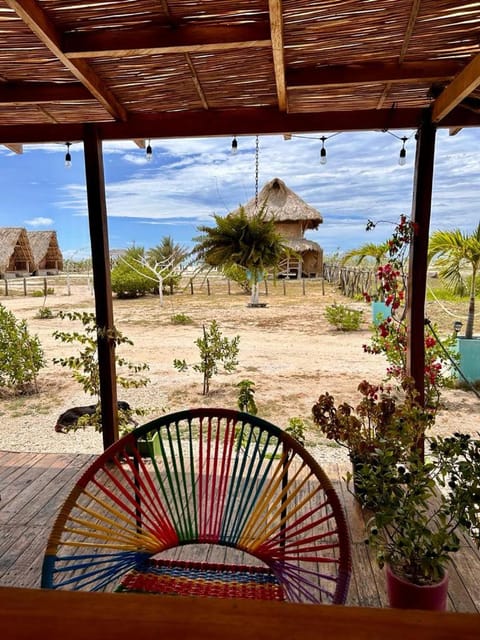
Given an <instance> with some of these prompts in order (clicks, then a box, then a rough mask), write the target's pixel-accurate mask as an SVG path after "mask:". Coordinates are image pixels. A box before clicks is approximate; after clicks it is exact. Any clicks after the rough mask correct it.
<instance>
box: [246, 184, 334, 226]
mask: <svg viewBox="0 0 480 640" xmlns="http://www.w3.org/2000/svg"><path fill="white" fill-rule="evenodd" d="M264 203H266V208H267V216H268V217H271V218H274V219H275V220H276V221H277V222H297V221H302V222H304V223H305V224H304V228H305V229H316V228H317V227H318V225H319V224H321V223H322V222H323V218H322V216H321V215H320V213H319V212H318V211H317V210H316V209H314V208H313V207H311V206H310V205H309V204H307V203H306V202H305V200H302V198H300V196H298V195H297V194H296V193H294V192H293V191H292V190H291V189H289V188H288V187H287V185H286V184H285V182H283V180H280V178H273V180H270V182H267V184H266V185H265V186H264V187H263V188H262V190H261V191H260V193H259V194H258V207H261V206H262V205H263V204H264ZM256 208H257V207H256V205H255V198H252V199H251V200H249V201H248V202H247V204H246V205H245V206H244V209H245V212H246V213H247V215H251V214H253V213H254V212H255V210H256Z"/></svg>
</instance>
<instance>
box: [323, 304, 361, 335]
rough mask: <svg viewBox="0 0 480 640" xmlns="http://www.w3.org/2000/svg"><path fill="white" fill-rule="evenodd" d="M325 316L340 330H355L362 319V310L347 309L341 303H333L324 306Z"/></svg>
mask: <svg viewBox="0 0 480 640" xmlns="http://www.w3.org/2000/svg"><path fill="white" fill-rule="evenodd" d="M325 317H326V319H327V320H328V322H329V323H330V324H331V325H333V326H334V327H335V328H336V329H339V330H341V331H357V330H358V329H359V328H360V324H361V322H362V319H363V311H361V310H358V309H349V308H348V307H346V306H345V305H343V304H336V303H333V304H332V305H330V306H328V307H326V309H325Z"/></svg>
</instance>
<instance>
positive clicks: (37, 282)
mask: <svg viewBox="0 0 480 640" xmlns="http://www.w3.org/2000/svg"><path fill="white" fill-rule="evenodd" d="M80 291H82V292H85V293H88V294H90V295H93V278H92V275H91V274H83V273H70V274H68V273H62V274H60V275H54V276H28V277H19V278H7V279H5V280H0V296H5V297H7V296H11V297H13V296H33V297H38V298H44V297H47V296H48V295H53V294H56V295H71V294H72V293H79V292H80Z"/></svg>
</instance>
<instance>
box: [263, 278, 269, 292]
mask: <svg viewBox="0 0 480 640" xmlns="http://www.w3.org/2000/svg"><path fill="white" fill-rule="evenodd" d="M264 282H265V295H266V296H268V284H267V279H266V278H265V280H264Z"/></svg>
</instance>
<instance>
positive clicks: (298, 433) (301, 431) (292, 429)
mask: <svg viewBox="0 0 480 640" xmlns="http://www.w3.org/2000/svg"><path fill="white" fill-rule="evenodd" d="M285 432H286V433H289V434H290V435H291V436H292V438H295V440H297V441H298V442H299V443H300V444H301V445H302V446H303V445H304V444H305V422H304V421H303V420H302V419H301V418H290V419H289V420H288V427H287V428H286V429H285Z"/></svg>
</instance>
